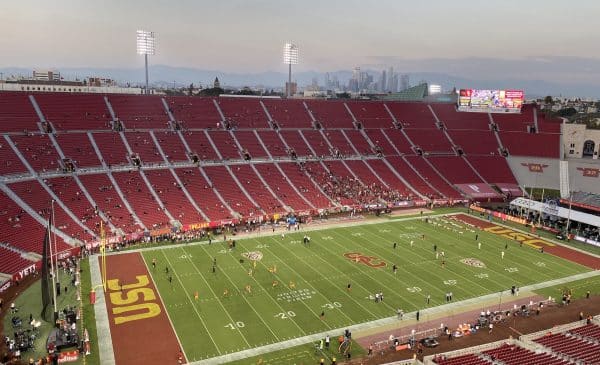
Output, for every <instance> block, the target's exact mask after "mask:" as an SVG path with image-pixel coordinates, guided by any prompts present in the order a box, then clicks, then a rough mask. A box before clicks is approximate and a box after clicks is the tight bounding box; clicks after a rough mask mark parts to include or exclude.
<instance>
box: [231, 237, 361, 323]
mask: <svg viewBox="0 0 600 365" xmlns="http://www.w3.org/2000/svg"><path fill="white" fill-rule="evenodd" d="M252 240H253V241H256V242H258V243H261V242H260V241H258V240H257V239H256V238H253V239H252ZM240 245H241V246H242V247H243V243H240ZM264 250H269V248H267V247H265V248H264ZM269 252H271V253H273V252H272V251H271V250H269ZM273 256H275V257H277V260H278V261H279V262H281V263H282V264H284V265H285V266H287V267H288V268H290V269H291V270H292V271H293V272H294V273H296V275H298V276H299V277H300V278H302V280H303V281H304V282H305V283H307V284H308V285H310V286H311V287H312V288H313V289H314V290H315V292H316V293H318V294H319V295H321V296H322V297H323V298H325V300H328V299H327V298H326V297H325V296H323V294H321V293H320V292H319V291H318V290H317V289H316V288H315V287H314V286H312V285H311V284H310V283H309V282H308V281H307V280H306V279H304V277H303V276H302V275H300V274H298V272H297V271H296V270H294V269H293V268H292V267H290V266H289V265H288V264H287V263H286V262H285V260H282V259H281V258H280V257H279V256H277V255H276V254H273ZM260 264H261V265H262V266H264V267H267V266H266V265H265V264H264V263H263V262H260ZM275 275H276V277H277V278H279V275H277V274H275ZM280 280H281V279H280ZM300 302H301V303H302V304H303V305H304V306H305V307H306V308H308V310H309V311H311V312H312V313H313V314H314V315H315V317H319V315H318V314H317V313H316V312H315V311H314V310H312V308H311V307H309V306H308V304H306V303H304V301H300ZM344 315H345V314H344ZM348 319H350V318H348ZM324 324H325V325H326V326H327V327H328V328H329V329H331V325H330V324H329V323H327V322H324ZM302 332H304V331H302Z"/></svg>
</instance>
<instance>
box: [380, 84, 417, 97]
mask: <svg viewBox="0 0 600 365" xmlns="http://www.w3.org/2000/svg"><path fill="white" fill-rule="evenodd" d="M427 90H428V85H427V83H423V84H420V85H416V86H413V87H410V88H408V89H406V90H402V91H400V92H397V93H392V94H387V95H385V96H383V97H382V98H381V99H382V100H390V101H423V100H424V99H425V97H426V96H427V95H428V92H427Z"/></svg>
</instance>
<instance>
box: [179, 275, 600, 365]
mask: <svg viewBox="0 0 600 365" xmlns="http://www.w3.org/2000/svg"><path fill="white" fill-rule="evenodd" d="M599 275H600V270H596V271H588V272H585V273H581V274H576V275H572V276H567V277H564V278H560V279H554V280H550V281H546V282H542V283H537V284H533V285H529V286H525V287H522V288H521V290H522V291H524V292H525V291H534V290H537V289H542V288H547V287H550V286H554V285H558V284H563V283H568V282H571V281H575V280H580V279H586V278H591V277H595V276H599ZM500 295H505V296H506V295H510V290H506V291H504V292H498V293H492V294H487V295H484V296H481V297H476V298H470V299H466V300H462V301H460V302H453V303H450V304H444V305H440V306H437V307H432V308H428V309H425V310H421V316H423V315H427V314H435V313H443V312H447V311H449V310H450V309H451V308H460V307H462V306H467V305H470V304H473V303H477V302H479V301H482V300H491V299H494V298H497V297H499V296H500ZM415 313H416V312H410V313H405V318H407V317H409V316H410V317H414V315H415ZM392 323H398V318H397V316H392V317H387V318H381V319H377V320H374V321H371V322H365V323H359V324H356V325H353V326H348V327H343V328H338V329H335V330H333V331H339V332H340V333H342V332H343V331H344V330H345V329H349V330H351V331H360V330H366V329H370V328H376V327H380V326H384V325H388V324H392ZM330 332H331V331H327V332H321V333H315V334H312V335H308V336H304V337H297V338H294V339H291V340H287V341H283V342H278V343H274V344H270V345H266V346H261V347H255V348H251V349H247V350H243V351H239V352H235V353H231V354H227V355H223V356H218V357H213V358H210V359H206V360H200V361H196V362H192V363H189V365H213V364H215V365H216V364H224V363H227V362H231V361H235V360H242V359H246V358H248V357H253V356H258V355H261V354H265V353H269V352H273V351H278V350H285V349H288V348H291V347H294V346H300V345H307V346H308V344H309V343H310V342H314V341H317V340H319V339H321V338H324V337H325V335H326V334H327V333H330Z"/></svg>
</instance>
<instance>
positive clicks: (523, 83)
mask: <svg viewBox="0 0 600 365" xmlns="http://www.w3.org/2000/svg"><path fill="white" fill-rule="evenodd" d="M377 61H378V63H379V62H381V64H373V65H370V66H366V67H365V66H363V67H362V71H365V72H368V73H370V74H372V75H373V76H374V80H378V78H379V76H380V74H381V71H380V70H381V69H383V68H386V67H384V66H383V64H384V63H389V64H397V65H398V64H399V66H394V69H395V70H407V71H410V70H419V69H423V70H445V71H448V72H435V71H431V72H418V71H415V72H402V71H400V72H401V73H405V74H408V75H409V78H410V83H411V85H415V84H417V83H419V82H420V81H427V82H429V83H432V84H440V85H442V87H443V89H444V90H451V89H452V88H453V87H456V88H481V89H488V88H489V89H495V88H498V89H523V90H525V95H526V97H527V98H534V97H543V96H545V95H553V96H559V95H562V96H567V97H582V98H588V97H591V98H600V87H598V84H600V76H599V75H600V74H599V71H598V69H600V62H599V61H596V60H588V59H572V58H553V59H543V60H539V59H536V60H529V61H506V60H500V61H498V60H488V59H462V60H443V59H437V60H422V62H421V63H419V62H418V60H413V61H410V62H409V61H402V60H395V59H382V60H377ZM592 66H596V68H593V67H592ZM571 67H574V68H573V69H572V70H573V71H571ZM577 67H580V68H577ZM581 67H585V69H582V68H581ZM57 69H58V70H59V71H60V72H61V75H62V76H63V77H64V78H65V79H69V80H72V79H75V78H84V77H88V76H102V77H109V78H113V79H115V80H117V81H118V82H120V83H122V84H126V83H130V84H131V85H139V84H141V83H142V82H143V80H144V70H143V69H142V68H84V67H82V68H69V67H64V68H61V67H58V68H57ZM488 69H489V70H494V71H495V73H490V72H487V73H486V70H488ZM586 70H588V71H586ZM0 72H1V73H3V75H4V78H7V77H10V76H11V75H23V76H27V75H30V74H31V69H26V68H16V67H7V68H0ZM570 72H572V73H570ZM585 72H589V76H588V77H586V74H585ZM498 75H502V77H499V76H498ZM215 77H218V78H219V80H220V82H221V85H224V86H230V87H243V86H263V87H266V88H282V86H283V85H284V83H285V81H286V80H287V73H285V72H274V71H266V72H260V73H231V72H223V71H219V70H203V69H198V68H186V67H172V66H165V65H152V66H151V67H150V79H151V83H152V84H153V85H160V86H167V85H173V83H175V85H176V86H187V85H189V84H190V83H194V85H202V86H211V85H212V82H213V81H214V79H215ZM329 77H330V78H331V79H333V78H334V77H337V79H338V80H339V82H340V83H341V84H347V83H348V80H349V79H350V78H351V77H352V72H351V71H334V72H329ZM293 78H294V80H295V81H297V82H298V84H299V85H300V86H304V85H309V84H311V83H312V80H313V79H314V78H316V79H317V80H318V82H319V84H320V85H324V81H325V72H317V71H299V72H295V73H294V74H293ZM564 80H566V81H564Z"/></svg>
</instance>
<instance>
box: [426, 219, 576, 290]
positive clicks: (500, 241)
mask: <svg viewBox="0 0 600 365" xmlns="http://www.w3.org/2000/svg"><path fill="white" fill-rule="evenodd" d="M430 230H432V229H430ZM484 232H485V231H484ZM486 233H488V234H490V233H489V232H486ZM490 236H491V242H494V243H498V245H499V246H501V245H502V244H506V239H505V238H503V237H500V236H497V235H494V234H490ZM488 242H489V241H488ZM459 250H461V251H465V250H462V249H461V246H459ZM528 250H529V251H528ZM488 252H489V251H488ZM523 252H524V253H525V254H526V255H527V256H529V257H533V256H534V255H533V252H532V251H531V249H530V248H528V247H525V250H524V251H523ZM511 257H512V258H511V259H512V260H513V261H515V262H516V263H518V264H519V265H522V266H524V267H527V266H528V265H529V264H530V262H529V261H528V260H527V258H523V260H525V263H521V261H522V260H521V257H520V256H519V255H517V256H512V255H511ZM553 257H555V256H553ZM557 258H558V260H556V259H555V260H554V261H557V262H555V263H556V264H557V265H559V266H562V267H563V268H564V269H565V270H567V271H572V269H571V268H569V267H567V266H566V265H565V264H563V263H561V262H560V260H561V259H562V258H560V257H557ZM498 274H499V275H500V276H503V277H505V278H509V279H510V280H514V279H513V278H512V277H510V276H508V275H506V274H504V273H503V272H502V271H499V272H498ZM536 275H540V276H543V277H546V278H549V279H552V278H554V277H556V275H552V274H546V273H544V272H536ZM542 279H543V278H542Z"/></svg>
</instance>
